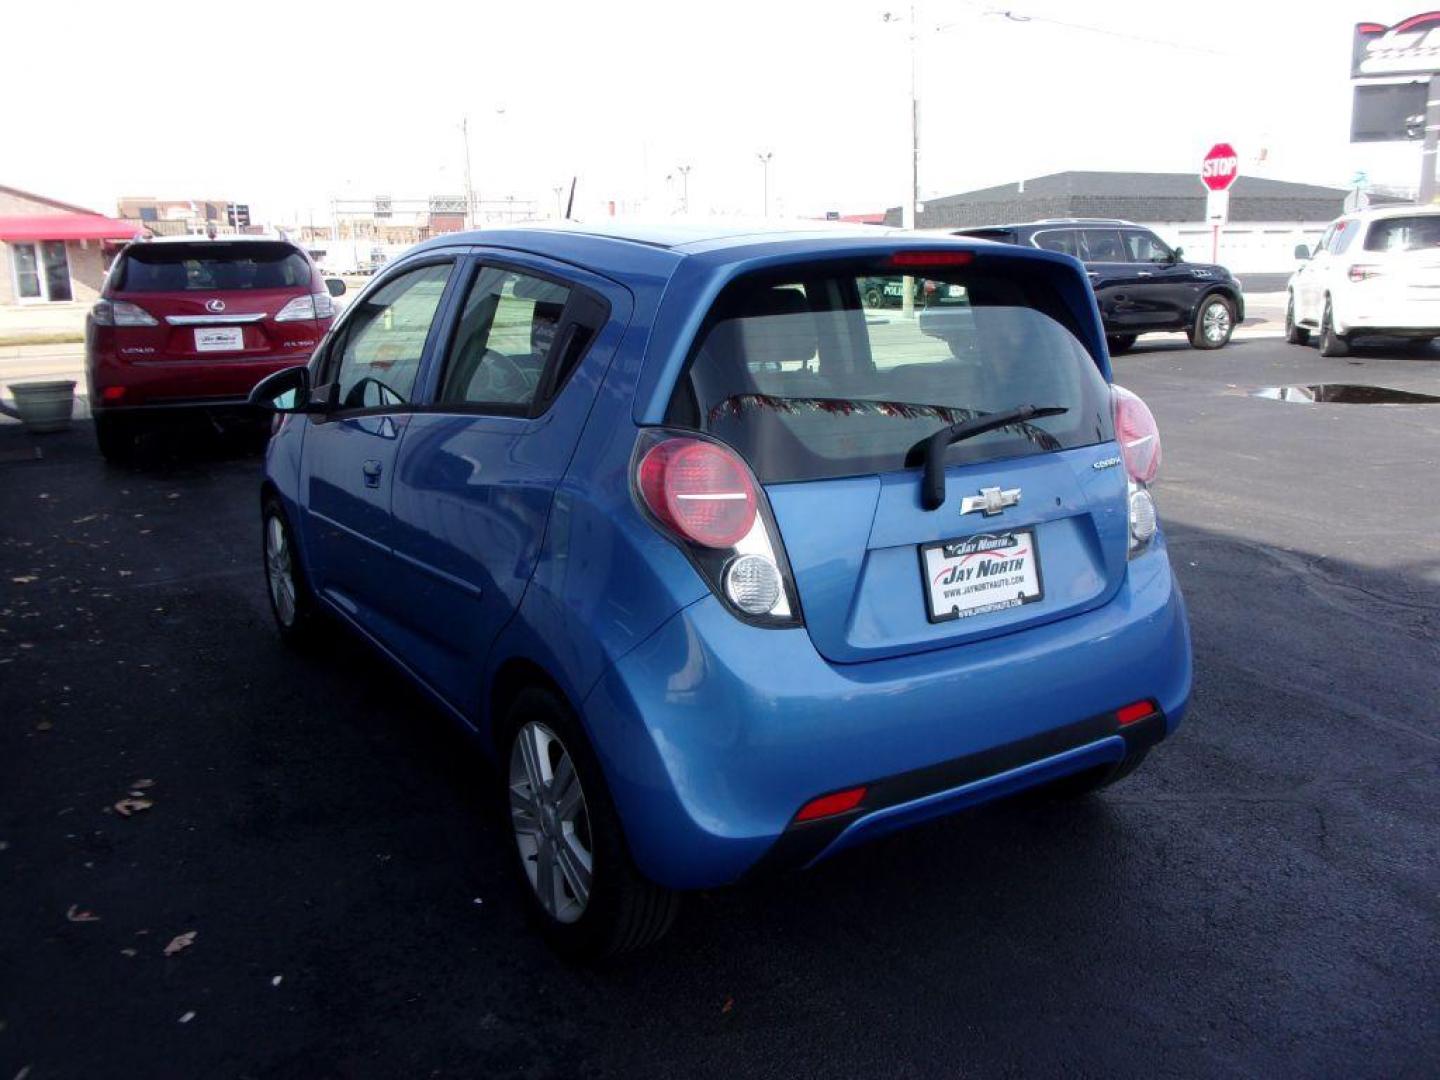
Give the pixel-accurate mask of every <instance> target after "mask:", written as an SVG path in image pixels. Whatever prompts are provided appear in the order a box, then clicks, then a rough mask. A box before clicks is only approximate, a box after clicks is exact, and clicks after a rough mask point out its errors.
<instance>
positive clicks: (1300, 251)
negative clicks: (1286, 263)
mask: <svg viewBox="0 0 1440 1080" xmlns="http://www.w3.org/2000/svg"><path fill="white" fill-rule="evenodd" d="M1295 258H1297V259H1308V258H1310V249H1309V248H1308V247H1306V246H1305V245H1304V244H1296V245H1295Z"/></svg>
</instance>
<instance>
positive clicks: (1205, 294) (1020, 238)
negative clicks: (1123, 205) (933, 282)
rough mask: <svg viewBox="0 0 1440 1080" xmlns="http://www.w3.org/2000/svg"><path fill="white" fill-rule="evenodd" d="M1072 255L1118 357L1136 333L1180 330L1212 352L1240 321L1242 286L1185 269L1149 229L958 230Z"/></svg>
mask: <svg viewBox="0 0 1440 1080" xmlns="http://www.w3.org/2000/svg"><path fill="white" fill-rule="evenodd" d="M954 232H955V235H956V236H975V237H980V238H983V239H986V240H998V241H1001V242H1003V243H1007V244H1021V245H1025V246H1029V247H1038V248H1044V249H1045V250H1046V251H1060V252H1063V253H1064V254H1066V255H1073V256H1075V258H1077V259H1079V260H1080V261H1081V262H1083V263H1084V264H1085V270H1086V272H1087V273H1088V274H1089V275H1090V284H1091V285H1092V286H1094V288H1095V298H1096V300H1097V301H1099V304H1100V317H1101V319H1102V320H1103V321H1104V323H1105V337H1106V340H1107V341H1108V342H1109V344H1110V351H1111V352H1112V353H1122V352H1124V351H1125V350H1127V349H1129V348H1130V346H1132V345H1134V344H1135V339H1136V338H1137V337H1139V336H1140V335H1141V334H1149V333H1155V332H1174V331H1176V330H1183V331H1184V332H1185V334H1186V336H1188V337H1189V338H1190V344H1191V345H1193V346H1194V347H1195V348H1197V349H1218V348H1220V347H1221V346H1222V345H1224V344H1226V343H1227V342H1228V341H1229V340H1230V335H1231V333H1232V332H1233V331H1234V329H1235V327H1236V326H1238V325H1239V324H1240V322H1241V321H1242V320H1244V318H1245V297H1244V295H1243V294H1242V293H1241V291H1240V282H1239V281H1238V280H1237V279H1236V278H1235V275H1234V274H1232V273H1230V271H1229V270H1226V269H1225V267H1223V266H1212V265H1207V264H1204V263H1187V262H1185V261H1184V259H1182V258H1181V256H1182V254H1183V252H1182V250H1181V249H1180V248H1178V247H1177V248H1171V247H1170V246H1169V245H1168V244H1166V243H1165V241H1163V240H1161V239H1160V238H1159V237H1158V236H1156V235H1155V234H1154V233H1153V232H1151V231H1150V230H1149V229H1146V228H1142V227H1141V226H1139V225H1134V224H1131V223H1130V222H1128V221H1120V220H1118V219H1114V218H1054V219H1048V220H1045V221H1032V222H1029V223H1027V224H1024V225H993V226H986V227H984V228H977V229H956V230H954Z"/></svg>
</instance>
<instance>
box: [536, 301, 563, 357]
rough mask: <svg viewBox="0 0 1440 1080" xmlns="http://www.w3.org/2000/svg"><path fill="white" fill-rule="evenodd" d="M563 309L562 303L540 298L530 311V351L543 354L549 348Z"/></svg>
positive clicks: (539, 354)
mask: <svg viewBox="0 0 1440 1080" xmlns="http://www.w3.org/2000/svg"><path fill="white" fill-rule="evenodd" d="M564 310H565V305H564V304H563V303H555V302H554V301H551V300H542V301H540V302H539V303H537V304H536V305H535V309H534V310H533V311H532V312H531V313H530V351H531V352H532V353H534V354H535V355H536V356H543V355H544V354H545V353H546V352H547V351H548V350H549V348H550V343H551V342H552V341H554V340H555V328H556V327H557V326H558V325H559V323H560V315H561V314H562V313H563V312H564Z"/></svg>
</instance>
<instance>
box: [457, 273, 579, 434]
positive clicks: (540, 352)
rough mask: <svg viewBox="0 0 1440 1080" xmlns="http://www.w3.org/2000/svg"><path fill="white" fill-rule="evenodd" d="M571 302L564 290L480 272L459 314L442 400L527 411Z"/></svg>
mask: <svg viewBox="0 0 1440 1080" xmlns="http://www.w3.org/2000/svg"><path fill="white" fill-rule="evenodd" d="M569 299H570V290H569V289H567V288H566V287H565V286H563V285H557V284H555V283H554V282H551V281H545V280H543V279H541V278H536V277H530V276H528V275H526V274H519V273H516V272H515V271H513V270H502V269H500V268H498V267H493V266H482V267H480V270H479V272H478V273H477V274H476V275H475V282H474V284H472V285H471V286H470V295H469V296H467V297H466V298H465V309H464V310H463V311H462V312H461V313H460V322H459V325H458V326H457V327H456V329H455V339H454V341H453V342H452V343H451V346H450V355H449V356H448V357H447V358H446V361H445V377H444V380H443V381H442V382H441V385H440V396H439V399H438V400H439V401H440V402H442V403H446V404H457V405H494V406H500V407H501V408H502V409H504V410H505V411H513V410H514V409H516V408H521V409H525V408H528V407H529V406H530V405H531V404H532V403H533V402H534V401H535V397H536V394H537V392H538V390H539V388H540V382H541V376H542V375H543V374H544V372H545V365H546V363H547V362H548V361H549V359H550V353H551V351H552V349H553V348H554V346H555V337H556V332H557V331H558V330H559V329H560V321H561V316H562V315H563V313H564V311H565V305H566V303H567V302H568V301H569Z"/></svg>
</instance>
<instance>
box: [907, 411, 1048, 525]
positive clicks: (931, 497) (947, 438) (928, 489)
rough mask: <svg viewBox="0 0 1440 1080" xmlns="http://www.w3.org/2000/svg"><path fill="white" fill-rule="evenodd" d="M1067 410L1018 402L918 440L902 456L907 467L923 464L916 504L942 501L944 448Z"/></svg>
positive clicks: (931, 504) (931, 505)
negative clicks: (923, 474) (923, 472)
mask: <svg viewBox="0 0 1440 1080" xmlns="http://www.w3.org/2000/svg"><path fill="white" fill-rule="evenodd" d="M1069 411H1070V410H1069V408H1068V407H1066V406H1064V405H1019V406H1017V407H1015V408H1013V409H1006V410H1005V411H1004V412H993V413H985V414H984V415H983V416H977V417H974V418H973V419H970V420H962V421H960V423H958V424H951V425H950V426H949V427H943V428H941V429H940V430H939V431H937V432H935V434H933V435H930V436H928V437H926V438H924V439H921V440H920V441H919V442H917V443H916V444H915V445H914V446H912V447H911V448H910V450H909V452H908V453H907V454H906V455H905V465H906V467H907V468H913V467H914V466H915V465H917V464H919V463H920V462H921V461H924V463H925V476H924V478H923V479H922V480H921V482H920V505H921V506H923V507H924V508H925V509H926V510H938V509H939V508H940V507H941V506H942V505H943V504H944V502H945V450H946V448H947V447H950V446H953V445H954V444H955V443H957V442H962V441H964V440H965V439H969V438H973V437H974V436H976V435H983V434H985V432H987V431H994V430H995V429H996V428H1002V427H1009V426H1010V425H1011V424H1023V423H1025V422H1026V421H1027V420H1034V419H1036V418H1038V417H1041V416H1059V415H1060V414H1061V413H1067V412H1069Z"/></svg>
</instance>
